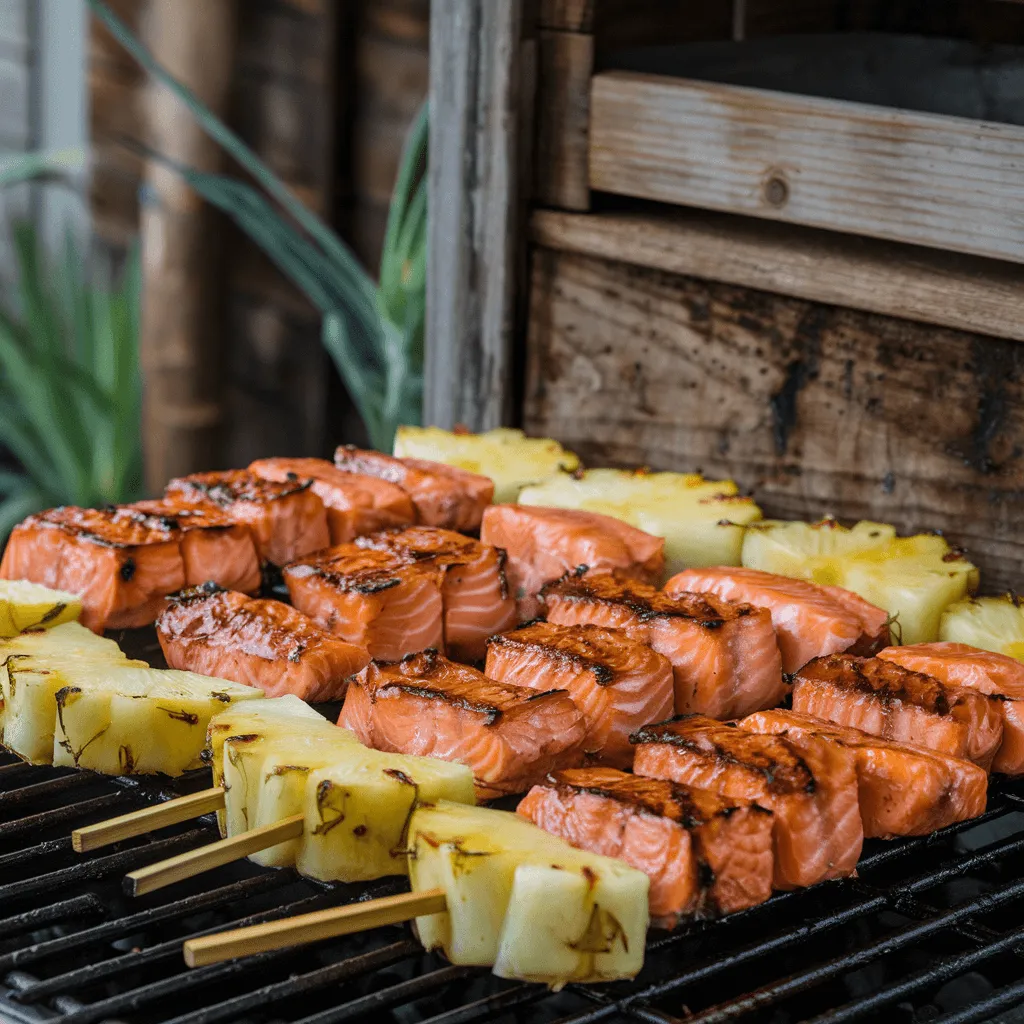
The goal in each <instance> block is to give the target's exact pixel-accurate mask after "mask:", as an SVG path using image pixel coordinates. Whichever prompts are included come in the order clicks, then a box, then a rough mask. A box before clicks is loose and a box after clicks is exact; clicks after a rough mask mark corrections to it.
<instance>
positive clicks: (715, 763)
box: [633, 715, 864, 889]
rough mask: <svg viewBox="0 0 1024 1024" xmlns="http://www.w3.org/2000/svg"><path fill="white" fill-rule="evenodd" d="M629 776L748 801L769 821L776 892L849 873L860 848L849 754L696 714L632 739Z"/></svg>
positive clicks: (811, 740)
mask: <svg viewBox="0 0 1024 1024" xmlns="http://www.w3.org/2000/svg"><path fill="white" fill-rule="evenodd" d="M633 742H634V743H635V744H636V755H635V757H634V760H633V771H634V772H635V773H636V774H637V775H647V776H650V777H651V778H656V779H670V780H671V781H673V782H678V783H682V784H683V785H688V786H696V787H697V788H699V789H709V790H712V791H713V792H715V793H720V794H721V795H722V796H725V797H729V798H731V799H743V800H754V801H756V802H757V803H759V804H760V805H761V806H762V807H767V808H769V809H770V810H771V811H772V812H773V814H774V819H773V830H772V841H773V848H774V852H775V869H774V881H773V884H774V886H775V888H777V889H792V888H796V887H798V886H804V885H813V884H814V883H815V882H822V881H825V880H826V879H828V878H839V877H842V876H844V875H849V874H852V872H853V871H854V869H855V868H856V866H857V859H858V858H859V857H860V851H861V847H862V845H863V841H864V830H863V827H862V826H861V820H860V810H859V807H858V803H857V773H856V766H855V764H854V758H853V755H852V753H851V752H850V751H849V750H847V749H845V748H844V747H841V746H839V745H838V744H834V743H825V742H823V741H821V740H820V739H817V738H814V737H805V736H792V737H786V738H783V737H781V736H764V735H758V734H755V733H752V732H748V731H746V730H744V729H740V728H737V727H736V726H734V725H729V724H726V723H724V722H717V721H715V720H714V719H711V718H706V717H704V716H703V715H689V716H683V717H682V718H676V719H672V720H671V721H668V722H662V723H660V724H658V725H651V726H647V727H645V728H643V729H641V730H640V731H639V732H637V733H635V734H634V737H633Z"/></svg>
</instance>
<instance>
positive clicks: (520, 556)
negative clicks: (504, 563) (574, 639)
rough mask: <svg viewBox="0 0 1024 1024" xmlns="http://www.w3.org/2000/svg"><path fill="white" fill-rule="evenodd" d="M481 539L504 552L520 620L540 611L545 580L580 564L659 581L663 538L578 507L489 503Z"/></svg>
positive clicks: (631, 576)
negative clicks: (541, 593) (506, 555)
mask: <svg viewBox="0 0 1024 1024" xmlns="http://www.w3.org/2000/svg"><path fill="white" fill-rule="evenodd" d="M480 539H481V540H482V541H483V542H484V543H485V544H493V545H494V546H495V547H499V548H504V549H505V551H506V552H508V567H507V568H508V579H509V585H510V586H511V587H512V592H513V594H514V595H515V598H516V601H517V602H518V607H519V618H520V621H527V620H529V619H534V618H536V617H537V616H538V615H539V614H540V613H541V610H542V608H541V603H540V601H539V599H538V595H539V594H540V592H541V590H542V589H543V587H544V585H545V584H546V583H550V582H552V581H554V580H557V579H560V578H561V577H562V576H564V575H565V573H567V572H570V571H572V570H574V569H576V568H577V567H579V566H586V567H587V568H589V569H615V570H618V571H619V572H620V573H621V574H622V576H623V577H625V578H628V579H635V580H638V581H640V582H642V583H652V584H658V583H660V582H661V579H662V576H663V575H664V573H665V541H664V539H663V538H661V537H654V536H652V535H651V534H649V533H644V531H643V530H638V529H637V528H636V527H635V526H630V525H629V524H628V523H624V522H622V520H620V519H613V518H612V517H611V516H603V515H600V514H599V513H597V512H584V511H581V510H579V509H568V508H543V507H540V506H536V505H491V506H490V508H488V509H486V510H485V512H484V519H483V525H482V526H481V528H480Z"/></svg>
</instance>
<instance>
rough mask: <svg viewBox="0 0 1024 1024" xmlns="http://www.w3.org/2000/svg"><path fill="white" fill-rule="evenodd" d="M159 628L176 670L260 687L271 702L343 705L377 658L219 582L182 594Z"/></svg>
mask: <svg viewBox="0 0 1024 1024" xmlns="http://www.w3.org/2000/svg"><path fill="white" fill-rule="evenodd" d="M156 629H157V636H158V637H159V639H160V647H161V648H162V649H163V652H164V657H165V658H166V659H167V664H168V665H169V666H170V667H171V668H178V669H185V670H187V671H190V672H199V673H201V674H202V675H207V676H216V677H217V678H219V679H231V680H234V681H235V682H236V683H244V684H245V685H247V686H256V687H259V688H260V689H261V690H263V691H264V692H265V693H266V694H267V696H269V697H281V696H283V695H284V694H286V693H292V694H295V696H297V697H301V698H302V699H303V700H306V701H326V700H340V699H341V698H342V697H344V695H345V690H346V688H347V680H348V677H349V676H351V675H354V674H355V673H356V672H359V671H360V670H361V669H363V668H365V667H366V665H367V664H368V663H369V660H370V656H369V654H367V652H366V650H365V649H364V648H362V647H356V646H355V645H354V644H349V643H346V642H345V641H344V640H339V639H338V638H337V637H335V636H332V635H331V634H330V633H327V632H325V631H324V630H322V629H320V628H318V627H317V626H316V625H315V624H314V623H313V621H312V619H310V618H309V617H308V616H306V615H303V614H302V612H300V611H298V610H297V609H295V608H292V607H291V606H290V605H286V604H282V603H281V602H280V601H265V600H260V599H256V598H251V597H247V596H246V595H245V594H240V593H238V592H237V591H232V590H223V589H222V588H220V587H218V586H216V585H214V584H206V585H205V586H202V587H195V588H193V589H191V590H186V591H183V592H182V593H180V594H177V595H175V597H174V598H173V599H172V600H171V602H170V603H169V605H168V606H167V608H166V609H165V610H164V612H163V614H161V616H160V618H159V619H157V622H156Z"/></svg>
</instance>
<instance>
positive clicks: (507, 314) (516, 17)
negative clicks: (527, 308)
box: [424, 0, 536, 429]
mask: <svg viewBox="0 0 1024 1024" xmlns="http://www.w3.org/2000/svg"><path fill="white" fill-rule="evenodd" d="M530 6H531V5H529V4H528V3H527V2H525V0H503V2H501V3H494V2H493V0H435V2H434V3H433V4H432V6H431V12H430V171H429V175H430V177H429V192H430V228H429V239H428V253H429V264H428V267H429V270H428V278H427V329H426V366H425V380H424V417H425V421H426V422H427V423H434V424H438V425H440V426H445V427H451V426H453V425H454V424H456V423H464V424H466V425H467V426H469V427H471V428H473V429H486V428H489V427H495V426H498V425H500V424H502V423H506V422H508V420H509V418H510V417H511V415H512V407H513V401H512V396H513V377H514V373H513V357H512V348H513V346H512V341H513V337H514V332H515V329H516V321H517V310H516V298H517V291H518V287H519V284H520V282H521V280H522V276H523V274H522V267H523V264H522V251H523V250H522V244H521V243H522V234H523V232H522V227H523V219H524V210H523V203H524V200H525V198H526V193H527V189H526V188H525V187H524V185H525V181H526V180H528V179H526V178H525V171H526V169H527V167H528V160H529V139H530V130H529V122H530V120H531V119H532V118H531V116H532V106H533V95H534V80H535V74H534V69H535V65H536V42H535V40H534V39H532V38H526V37H527V36H528V35H530V34H531V33H532V32H533V30H534V25H533V23H532V20H531V19H530V18H529V17H527V16H526V15H525V13H524V12H525V11H526V10H527V9H529V8H530Z"/></svg>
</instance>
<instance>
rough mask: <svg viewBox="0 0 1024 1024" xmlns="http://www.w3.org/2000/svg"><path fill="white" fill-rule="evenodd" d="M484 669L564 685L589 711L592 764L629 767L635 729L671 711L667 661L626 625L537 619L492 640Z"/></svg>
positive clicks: (517, 680) (546, 685) (497, 675)
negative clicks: (632, 635) (610, 626)
mask: <svg viewBox="0 0 1024 1024" xmlns="http://www.w3.org/2000/svg"><path fill="white" fill-rule="evenodd" d="M484 672H485V674H486V675H487V676H488V677H490V678H491V679H497V680H500V681H501V682H504V683H511V684H513V685H515V686H527V687H530V688H531V689H533V690H556V689H557V690H566V691H568V693H569V695H570V696H571V697H572V699H573V701H574V702H575V703H576V706H577V707H578V708H579V709H580V711H581V712H582V714H583V718H584V721H585V722H586V728H587V735H586V739H585V740H584V749H585V751H586V753H587V757H588V759H589V760H590V761H592V762H595V763H598V764H608V765H613V766H615V767H619V768H628V767H629V766H630V765H631V764H632V763H633V748H632V745H631V744H630V742H629V736H630V733H632V732H633V731H634V730H636V729H638V728H640V726H642V725H644V724H645V723H647V722H656V721H659V720H661V719H663V718H665V717H667V716H670V715H671V714H672V708H673V700H674V696H673V686H672V666H671V664H670V663H669V661H668V659H667V658H665V657H664V656H662V655H660V654H658V653H657V652H655V651H653V650H652V649H651V648H650V647H648V646H647V645H646V644H642V643H640V642H639V641H636V640H633V639H631V638H630V636H629V635H628V634H627V633H625V632H624V631H623V630H619V629H605V628H604V627H602V626H594V625H582V626H559V625H556V624H555V623H551V622H534V623H531V624H529V625H527V626H524V627H522V628H521V629H518V630H516V631H515V632H511V633H505V634H504V635H503V636H495V637H492V638H491V639H490V641H488V648H487V665H486V668H485V669H484Z"/></svg>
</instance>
